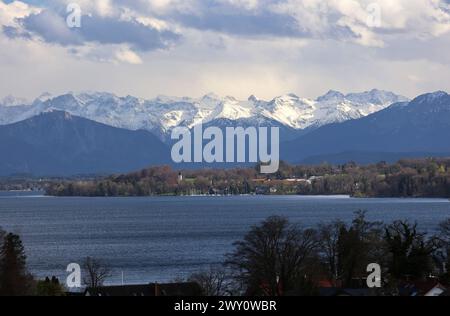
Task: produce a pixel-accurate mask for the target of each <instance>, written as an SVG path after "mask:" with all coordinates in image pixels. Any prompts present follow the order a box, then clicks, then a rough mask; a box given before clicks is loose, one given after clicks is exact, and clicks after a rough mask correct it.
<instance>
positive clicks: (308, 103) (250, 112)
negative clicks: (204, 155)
mask: <svg viewBox="0 0 450 316" xmlns="http://www.w3.org/2000/svg"><path fill="white" fill-rule="evenodd" d="M341 95H342V97H341V98H339V99H336V98H331V97H330V96H329V95H328V94H326V95H324V96H322V97H318V98H317V99H315V100H313V99H307V98H300V97H298V96H297V95H295V94H286V95H282V96H279V97H276V98H274V99H272V100H270V101H264V100H260V99H258V98H257V97H255V96H250V97H249V98H248V99H247V100H243V101H242V100H238V99H236V98H234V97H230V96H228V97H219V96H217V95H215V94H211V93H210V94H207V95H205V96H203V97H200V98H189V97H167V96H159V97H156V98H154V99H150V100H146V99H140V98H136V97H133V96H126V97H118V96H116V95H114V94H111V93H104V92H81V93H73V92H72V93H67V94H63V95H58V96H51V95H50V94H48V93H44V94H42V95H41V96H40V97H38V98H37V99H36V100H34V101H33V102H32V103H30V104H20V105H18V104H16V105H13V106H2V105H0V125H7V124H11V123H15V122H19V121H23V120H25V119H28V118H30V117H33V116H35V115H38V114H39V113H43V112H46V111H48V110H59V111H66V112H69V113H71V114H73V115H76V116H79V117H84V118H87V119H90V120H93V121H96V122H99V123H103V124H107V125H110V126H114V127H118V128H124V129H129V130H139V129H145V130H148V131H151V132H152V133H154V134H156V135H157V136H158V137H160V139H162V140H165V141H167V139H168V138H169V137H170V136H169V134H170V132H171V130H172V129H173V128H174V127H177V126H187V127H189V128H192V127H193V126H195V125H198V124H200V123H203V124H204V123H208V122H211V121H214V120H216V119H230V120H236V121H237V120H242V119H245V120H246V121H247V122H249V124H253V125H263V124H264V123H266V122H268V121H270V122H271V123H273V122H278V124H279V126H285V127H289V128H292V129H296V130H301V129H308V128H316V127H320V126H323V125H326V124H330V123H336V122H343V121H346V120H350V119H357V118H361V117H364V116H366V115H368V114H371V113H374V112H376V111H379V110H381V109H384V108H386V107H387V106H389V105H391V104H392V103H395V102H398V101H399V100H407V98H405V97H402V96H400V95H396V94H394V93H392V92H387V91H381V90H376V89H374V90H371V91H367V92H363V93H353V94H347V95H343V94H341ZM350 99H352V100H350ZM365 100H366V101H365ZM369 101H370V102H369ZM11 102H12V101H11ZM15 103H17V102H15ZM15 103H14V102H13V104H15ZM19 103H20V102H19Z"/></svg>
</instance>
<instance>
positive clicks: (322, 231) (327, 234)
mask: <svg viewBox="0 0 450 316" xmlns="http://www.w3.org/2000/svg"><path fill="white" fill-rule="evenodd" d="M343 228H345V223H343V222H341V221H335V222H333V223H331V224H320V225H319V242H320V254H321V257H322V258H323V261H324V263H325V267H326V271H327V274H328V278H329V280H330V281H332V282H333V285H334V286H337V283H338V280H340V278H341V272H340V271H339V269H338V267H339V249H338V245H339V237H340V235H341V231H342V229H343Z"/></svg>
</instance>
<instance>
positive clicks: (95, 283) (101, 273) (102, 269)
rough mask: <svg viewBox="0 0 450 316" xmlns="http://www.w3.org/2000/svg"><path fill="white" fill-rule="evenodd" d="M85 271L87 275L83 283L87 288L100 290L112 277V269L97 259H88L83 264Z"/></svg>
mask: <svg viewBox="0 0 450 316" xmlns="http://www.w3.org/2000/svg"><path fill="white" fill-rule="evenodd" d="M83 269H84V275H85V277H84V278H83V283H84V284H85V286H86V287H90V288H94V289H95V288H99V287H101V286H102V285H103V283H104V282H105V280H106V279H107V278H109V277H110V276H111V270H110V268H109V267H108V266H107V265H106V264H104V263H103V262H102V261H100V260H98V259H95V258H91V257H87V258H86V259H85V261H84V263H83Z"/></svg>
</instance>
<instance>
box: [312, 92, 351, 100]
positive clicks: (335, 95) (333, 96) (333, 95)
mask: <svg viewBox="0 0 450 316" xmlns="http://www.w3.org/2000/svg"><path fill="white" fill-rule="evenodd" d="M344 98H345V96H344V95H343V94H342V93H341V92H339V91H336V90H330V91H328V92H327V93H326V94H324V95H323V96H321V97H318V98H317V100H316V101H317V102H328V101H340V100H342V99H344Z"/></svg>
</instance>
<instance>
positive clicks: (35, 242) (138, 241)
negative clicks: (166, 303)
mask: <svg viewBox="0 0 450 316" xmlns="http://www.w3.org/2000/svg"><path fill="white" fill-rule="evenodd" d="M30 194H32V193H26V194H25V193H15V192H9V193H0V226H1V227H3V229H6V230H8V231H13V232H16V233H20V235H21V236H22V238H23V241H24V245H25V248H26V252H27V255H28V267H29V269H30V270H31V272H32V273H33V274H35V275H36V276H38V277H45V276H52V275H56V276H58V277H60V278H61V280H65V278H66V276H67V275H66V272H65V268H66V266H67V265H68V264H69V263H71V262H81V261H82V258H84V257H86V256H92V257H96V258H100V259H102V260H104V261H106V262H108V263H109V265H110V266H111V267H112V269H113V274H114V275H113V276H112V277H111V279H110V280H109V283H113V284H120V282H121V275H122V271H123V274H124V280H125V283H129V284H132V283H141V282H153V281H157V282H162V281H170V280H173V279H175V278H179V277H186V276H187V275H189V274H190V273H192V272H194V271H199V270H202V269H205V268H207V267H208V266H210V265H212V264H219V263H221V262H222V261H223V260H224V255H225V254H226V253H227V252H230V251H231V250H232V249H233V246H232V244H233V242H234V241H236V240H238V239H240V238H242V237H243V235H244V234H245V233H246V232H247V231H248V230H249V228H250V227H251V226H252V225H254V224H257V223H259V222H261V221H262V220H264V219H265V218H267V217H268V216H271V215H283V216H287V217H288V218H290V219H291V220H292V221H293V222H299V223H302V224H303V225H305V226H314V225H315V224H317V223H320V222H328V221H332V220H335V219H341V220H344V221H347V222H349V221H351V219H352V217H353V213H354V212H355V211H358V210H367V212H368V213H367V215H368V219H370V220H381V221H384V222H390V221H392V220H395V219H409V220H411V221H417V222H418V223H419V225H420V227H421V228H422V229H425V230H427V231H430V232H432V231H434V230H435V229H436V227H437V225H438V223H439V222H440V221H442V220H444V219H446V218H449V217H450V202H449V201H448V200H444V199H442V200H441V199H351V198H347V197H299V196H234V197H152V198H54V197H42V196H30Z"/></svg>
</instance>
